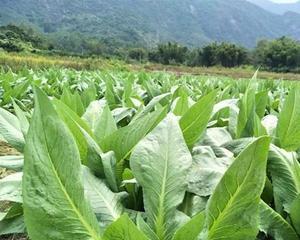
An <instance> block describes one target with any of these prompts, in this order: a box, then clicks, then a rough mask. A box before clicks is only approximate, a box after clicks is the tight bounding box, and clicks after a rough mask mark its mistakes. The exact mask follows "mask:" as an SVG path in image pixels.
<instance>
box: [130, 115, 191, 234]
mask: <svg viewBox="0 0 300 240" xmlns="http://www.w3.org/2000/svg"><path fill="white" fill-rule="evenodd" d="M191 163H192V158H191V155H190V152H189V150H188V148H187V146H186V144H185V141H184V138H183V135H182V132H181V130H180V127H179V124H178V122H177V119H176V117H175V116H174V115H172V114H171V115H168V116H167V117H166V118H165V119H164V120H163V121H162V122H161V123H160V124H159V125H158V126H157V127H156V128H155V129H154V130H153V131H152V132H151V133H150V134H149V135H147V136H146V137H145V138H144V139H143V140H142V141H140V142H139V143H138V145H137V146H136V148H135V149H134V151H133V153H132V156H131V159H130V166H131V169H132V171H133V174H134V176H135V178H136V180H137V181H138V183H139V184H140V185H141V186H142V187H143V193H144V205H145V210H146V214H147V222H148V224H149V226H150V227H151V228H152V229H153V230H154V232H155V233H156V234H157V236H158V239H161V240H168V239H171V238H172V236H173V234H174V232H175V230H176V229H174V224H175V223H174V221H175V219H174V218H175V214H176V208H177V207H178V205H179V204H180V203H181V202H182V200H183V198H184V193H185V191H186V189H187V173H188V169H189V167H190V166H191Z"/></svg>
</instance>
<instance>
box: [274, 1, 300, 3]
mask: <svg viewBox="0 0 300 240" xmlns="http://www.w3.org/2000/svg"><path fill="white" fill-rule="evenodd" d="M271 1H272V2H276V3H293V2H297V1H298V0H271Z"/></svg>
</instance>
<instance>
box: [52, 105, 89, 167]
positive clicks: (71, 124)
mask: <svg viewBox="0 0 300 240" xmlns="http://www.w3.org/2000/svg"><path fill="white" fill-rule="evenodd" d="M53 103H54V105H55V108H56V111H57V113H58V114H59V116H60V117H61V119H62V120H63V121H64V122H65V124H66V125H67V126H68V128H69V129H70V131H71V133H72V134H73V136H74V139H75V141H76V144H77V147H78V149H79V153H80V157H81V160H82V162H83V163H86V161H87V157H88V154H87V152H88V146H87V142H86V138H85V136H84V133H83V132H82V130H81V129H84V130H85V131H86V132H87V133H88V134H89V135H92V132H91V130H90V128H89V126H88V125H87V124H86V123H85V122H84V120H82V119H81V118H80V117H79V116H78V115H77V114H76V113H75V112H73V111H72V109H70V108H69V107H68V106H67V105H65V104H64V103H63V102H61V101H59V100H54V101H53Z"/></svg>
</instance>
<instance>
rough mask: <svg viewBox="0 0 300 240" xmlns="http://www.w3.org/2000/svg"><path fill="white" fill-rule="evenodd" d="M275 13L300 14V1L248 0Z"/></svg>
mask: <svg viewBox="0 0 300 240" xmlns="http://www.w3.org/2000/svg"><path fill="white" fill-rule="evenodd" d="M247 1H249V2H251V3H254V4H256V5H257V6H260V7H261V8H263V9H265V10H267V11H270V12H273V13H275V14H284V13H287V12H295V13H299V14H300V1H298V2H296V3H275V2H272V1H270V0H247Z"/></svg>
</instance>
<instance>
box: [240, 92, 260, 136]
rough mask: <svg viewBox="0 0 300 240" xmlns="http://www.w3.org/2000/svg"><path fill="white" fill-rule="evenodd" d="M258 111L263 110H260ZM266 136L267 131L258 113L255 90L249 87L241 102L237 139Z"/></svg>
mask: <svg viewBox="0 0 300 240" xmlns="http://www.w3.org/2000/svg"><path fill="white" fill-rule="evenodd" d="M258 111H261V110H260V109H258ZM265 134H266V131H265V129H264V127H263V126H262V124H261V122H260V118H259V117H258V115H257V113H256V102H255V89H253V88H252V87H249V88H248V89H247V91H246V93H245V95H244V96H243V97H242V99H241V102H240V111H239V114H238V119H237V128H236V137H237V138H242V137H252V136H255V137H258V136H262V135H265Z"/></svg>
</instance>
